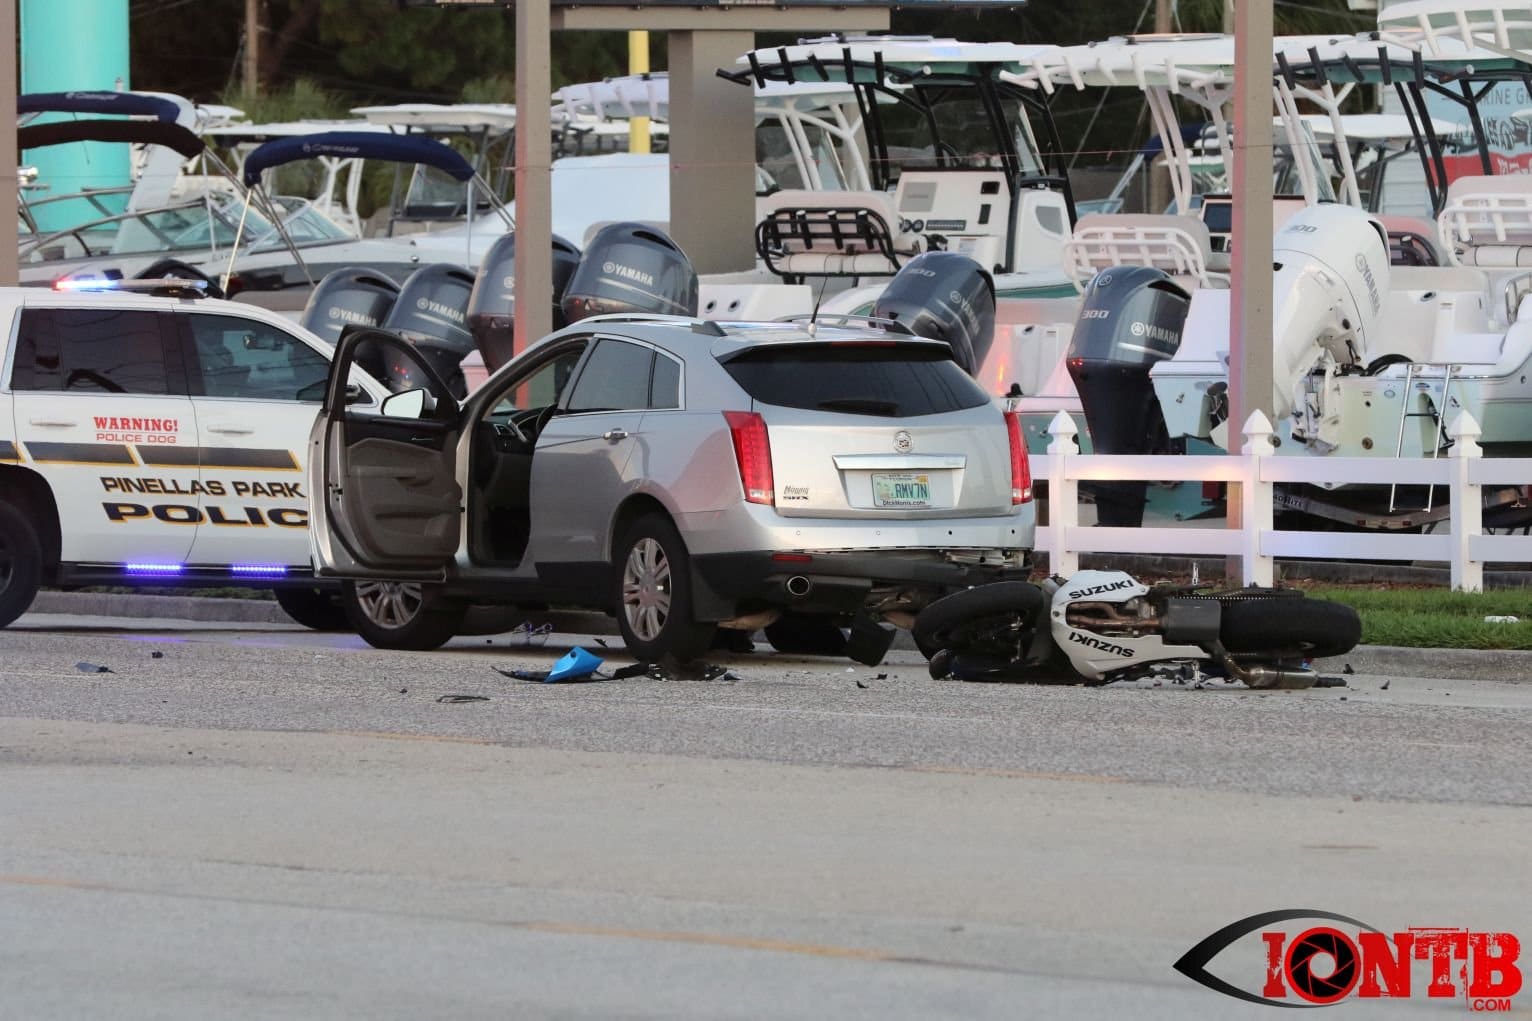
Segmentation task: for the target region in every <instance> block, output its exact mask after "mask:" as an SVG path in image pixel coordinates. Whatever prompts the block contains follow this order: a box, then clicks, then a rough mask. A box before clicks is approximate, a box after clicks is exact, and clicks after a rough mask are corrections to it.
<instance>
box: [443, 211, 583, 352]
mask: <svg viewBox="0 0 1532 1021" xmlns="http://www.w3.org/2000/svg"><path fill="white" fill-rule="evenodd" d="M579 264H580V250H579V249H578V248H576V247H575V246H574V245H572V244H570V243H569V242H568V241H565V240H564V239H563V238H561V237H559V236H558V235H557V234H555V235H553V328H554V329H555V330H557V329H560V328H561V327H564V326H566V325H568V324H567V323H566V322H565V321H564V304H563V301H564V288H565V287H566V286H567V285H568V284H569V278H570V277H572V276H573V275H574V271H575V267H576V266H578V265H579ZM515 291H516V235H515V233H514V232H513V233H510V234H507V235H505V236H504V237H502V238H501V239H500V240H499V241H496V242H495V243H494V244H493V245H491V246H490V249H489V251H488V252H486V253H485V255H484V261H483V262H481V263H480V264H479V278H478V280H476V281H475V282H474V285H473V293H472V294H471V295H469V296H468V330H469V332H470V333H472V334H473V342H474V343H475V344H477V345H478V346H479V353H480V354H482V355H483V356H484V367H485V368H487V369H488V370H489V371H490V372H494V371H495V370H496V369H498V368H500V366H502V365H504V364H505V363H506V362H508V361H510V360H511V357H512V356H513V355H515V353H516V325H515V324H516V293H515ZM537 339H538V338H536V337H529V338H527V342H528V343H530V342H531V341H534V340H537Z"/></svg>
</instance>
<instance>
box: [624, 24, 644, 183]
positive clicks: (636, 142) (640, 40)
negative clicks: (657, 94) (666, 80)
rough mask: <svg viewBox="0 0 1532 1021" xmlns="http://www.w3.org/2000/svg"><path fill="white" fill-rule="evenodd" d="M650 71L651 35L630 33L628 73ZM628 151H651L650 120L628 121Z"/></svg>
mask: <svg viewBox="0 0 1532 1021" xmlns="http://www.w3.org/2000/svg"><path fill="white" fill-rule="evenodd" d="M648 71H649V33H648V32H629V33H628V73H629V74H647V73H648ZM628 151H629V152H639V153H647V152H648V151H649V118H648V117H634V118H633V119H632V120H630V121H628Z"/></svg>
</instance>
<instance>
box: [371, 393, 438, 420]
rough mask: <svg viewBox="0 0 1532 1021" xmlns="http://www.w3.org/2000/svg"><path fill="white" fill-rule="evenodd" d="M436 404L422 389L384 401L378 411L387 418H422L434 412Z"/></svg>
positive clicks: (397, 394) (391, 396)
mask: <svg viewBox="0 0 1532 1021" xmlns="http://www.w3.org/2000/svg"><path fill="white" fill-rule="evenodd" d="M435 407H436V402H435V401H434V400H432V399H431V395H430V394H429V393H427V392H426V391H425V390H422V389H415V390H404V391H402V392H400V393H396V394H390V395H389V396H388V397H385V398H384V399H383V405H382V407H380V408H379V409H378V410H379V411H380V412H382V414H383V416H384V417H385V418H421V417H423V416H424V415H425V414H426V413H427V412H429V411H432V410H434V409H435Z"/></svg>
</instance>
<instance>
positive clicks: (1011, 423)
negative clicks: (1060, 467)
mask: <svg viewBox="0 0 1532 1021" xmlns="http://www.w3.org/2000/svg"><path fill="white" fill-rule="evenodd" d="M1005 432H1006V435H1007V436H1008V437H1009V438H1010V441H1011V504H1012V506H1014V505H1016V504H1019V503H1026V502H1027V501H1029V500H1031V499H1032V465H1031V463H1030V462H1029V461H1028V460H1027V444H1026V441H1025V440H1023V439H1022V435H1021V415H1020V414H1019V413H1017V412H1015V411H1007V412H1006V413H1005Z"/></svg>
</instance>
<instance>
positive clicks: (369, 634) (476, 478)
mask: <svg viewBox="0 0 1532 1021" xmlns="http://www.w3.org/2000/svg"><path fill="white" fill-rule="evenodd" d="M353 364H356V365H358V366H359V367H361V368H363V369H366V370H369V371H370V372H372V373H373V374H374V375H375V376H376V377H377V378H387V379H389V380H391V381H392V382H391V385H392V386H393V387H394V388H395V389H396V391H397V392H395V393H394V394H393V395H392V396H390V397H388V398H387V399H386V400H384V401H383V403H382V404H381V406H378V407H366V406H358V405H354V404H348V403H347V400H346V394H345V388H344V386H342V385H341V381H343V380H345V379H347V378H348V373H349V372H350V370H351V367H352V365H353ZM311 443H312V445H313V447H314V449H313V450H312V451H311V453H312V455H313V456H312V457H311V461H310V478H309V481H310V485H311V486H312V487H313V488H312V490H311V492H313V493H314V497H315V498H314V507H313V511H314V513H313V514H312V517H311V522H312V524H311V534H312V538H313V541H314V552H315V557H316V563H317V567H318V571H319V573H320V574H321V575H329V576H335V577H341V578H345V579H348V586H347V589H348V593H349V595H348V603H349V607H350V611H351V615H352V622H353V623H354V624H355V625H356V627H357V628H358V630H359V631H360V632H361V634H362V635H363V637H365V638H366V639H367V640H368V641H369V642H371V643H372V644H374V645H377V646H381V647H385V648H433V647H435V646H437V645H440V644H441V643H442V642H444V641H446V640H447V639H448V638H450V637H451V636H452V635H453V634H454V632H455V630H456V628H457V627H458V625H459V623H460V621H461V619H462V616H463V613H464V608H465V607H466V606H467V605H468V604H469V603H471V602H504V603H524V602H535V603H557V604H564V605H577V606H587V607H594V608H599V609H602V610H606V611H607V612H610V613H613V614H615V615H616V617H617V621H618V624H619V626H620V629H621V631H622V635H623V638H624V640H625V641H626V643H627V645H628V648H629V650H630V651H631V652H632V653H633V654H634V655H635V656H637V657H639V658H641V659H655V658H658V657H660V656H662V655H664V654H667V653H668V654H671V655H674V656H676V657H679V658H683V659H684V658H687V657H690V656H693V655H695V654H697V653H699V652H701V651H702V650H703V649H705V648H707V646H708V644H709V642H711V641H713V640H714V639H715V637H716V632H717V631H718V629H719V628H726V629H736V630H740V631H744V632H746V633H748V632H751V631H754V630H756V629H757V628H762V627H766V628H768V637H769V638H771V639H772V641H773V643H774V644H776V645H777V646H778V647H779V648H783V647H789V648H791V647H793V646H800V647H799V648H796V649H794V651H811V650H810V649H808V648H805V647H801V646H808V645H815V646H820V645H824V644H825V643H824V642H823V641H822V638H823V636H824V635H825V634H827V633H829V632H830V631H831V630H832V629H838V628H839V627H841V626H845V625H849V626H852V628H853V635H855V634H856V629H857V628H858V627H860V628H861V629H862V631H863V633H864V634H865V632H866V629H867V627H868V626H869V625H871V626H872V627H873V628H874V629H875V630H881V631H882V632H883V633H884V634H887V635H890V636H891V634H892V632H889V631H887V629H879V628H877V623H878V622H880V621H886V622H889V623H892V624H895V625H898V626H903V627H908V626H909V624H910V622H911V620H912V618H913V615H914V613H916V612H917V611H919V610H920V609H921V608H922V607H923V606H924V605H925V604H926V603H928V602H930V601H931V600H932V599H935V598H937V597H938V596H940V595H941V594H943V593H945V592H948V591H951V590H954V589H958V588H962V587H965V586H969V585H974V584H978V583H981V582H986V581H993V580H997V579H1001V578H1006V577H1012V576H1020V575H1021V574H1023V573H1024V572H1025V570H1026V561H1027V557H1028V552H1029V550H1030V549H1031V547H1032V542H1033V530H1034V521H1035V515H1034V508H1033V504H1032V490H1031V477H1030V473H1029V470H1028V465H1027V459H1026V451H1025V448H1024V446H1023V441H1022V437H1021V434H1020V429H1019V427H1018V424H1017V421H1016V419H1015V417H1014V415H1010V414H1008V413H1006V412H1004V411H1002V410H1001V408H1000V407H998V406H997V405H996V404H995V403H994V402H993V401H992V400H991V398H990V397H989V396H988V395H986V394H985V392H984V391H983V389H982V388H980V387H979V385H978V384H977V383H975V382H974V381H973V380H972V379H971V378H970V377H969V376H968V375H967V374H965V373H964V372H963V371H962V370H961V369H960V368H959V367H958V365H957V364H956V363H955V362H953V361H952V357H951V349H950V348H949V347H948V346H947V345H945V344H942V343H939V342H935V341H929V340H924V339H920V338H917V337H914V336H911V335H909V334H907V333H904V332H898V331H897V328H896V327H892V326H891V327H889V328H887V329H885V328H883V327H881V326H879V325H877V324H875V323H871V322H866V321H837V322H835V323H833V324H832V323H828V322H824V321H821V322H819V323H803V322H789V323H718V322H713V321H709V320H695V319H688V318H676V317H656V316H647V317H642V316H601V317H596V318H593V319H586V320H584V321H582V322H579V323H577V324H575V325H573V326H570V327H568V328H566V329H564V330H561V331H559V332H557V333H554V334H552V335H551V336H549V337H547V338H545V339H544V340H542V341H541V342H539V343H537V344H535V345H533V346H532V347H530V348H529V349H528V350H526V351H525V352H523V353H522V354H521V355H519V356H518V357H516V358H515V359H513V360H512V361H510V362H509V363H508V364H506V365H505V366H503V367H502V368H501V369H500V371H498V372H496V373H495V374H494V375H493V376H491V377H490V378H489V380H488V381H487V382H485V384H484V385H483V386H482V387H480V388H479V389H478V390H477V391H475V392H474V393H473V394H471V395H470V396H469V397H468V398H467V400H466V401H465V402H463V403H462V404H461V405H459V403H458V402H457V401H456V400H454V399H453V397H452V395H451V393H450V391H449V390H448V388H447V386H446V384H444V383H443V382H442V381H441V380H440V379H439V378H438V377H437V376H435V375H434V374H433V373H432V371H431V368H430V366H429V365H428V364H427V363H426V361H425V360H424V359H422V357H421V356H420V355H419V354H418V353H417V352H416V351H415V350H414V349H413V348H412V347H410V345H409V344H408V343H407V342H406V341H403V340H401V339H399V338H398V337H395V336H393V335H391V334H387V333H383V332H380V331H377V330H366V329H357V330H353V331H351V332H349V333H348V334H347V335H346V336H345V337H344V338H343V339H342V341H341V343H340V346H339V347H338V348H337V354H336V359H335V362H334V366H333V368H332V370H331V383H330V388H329V393H328V395H327V397H326V402H325V406H324V408H323V410H322V412H321V414H320V416H319V418H318V420H317V421H316V423H315V428H314V433H313V436H312V439H311ZM836 633H841V632H838V631H837V632H836ZM885 647H886V643H885ZM826 651H830V650H826ZM875 655H881V650H876V652H875Z"/></svg>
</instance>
